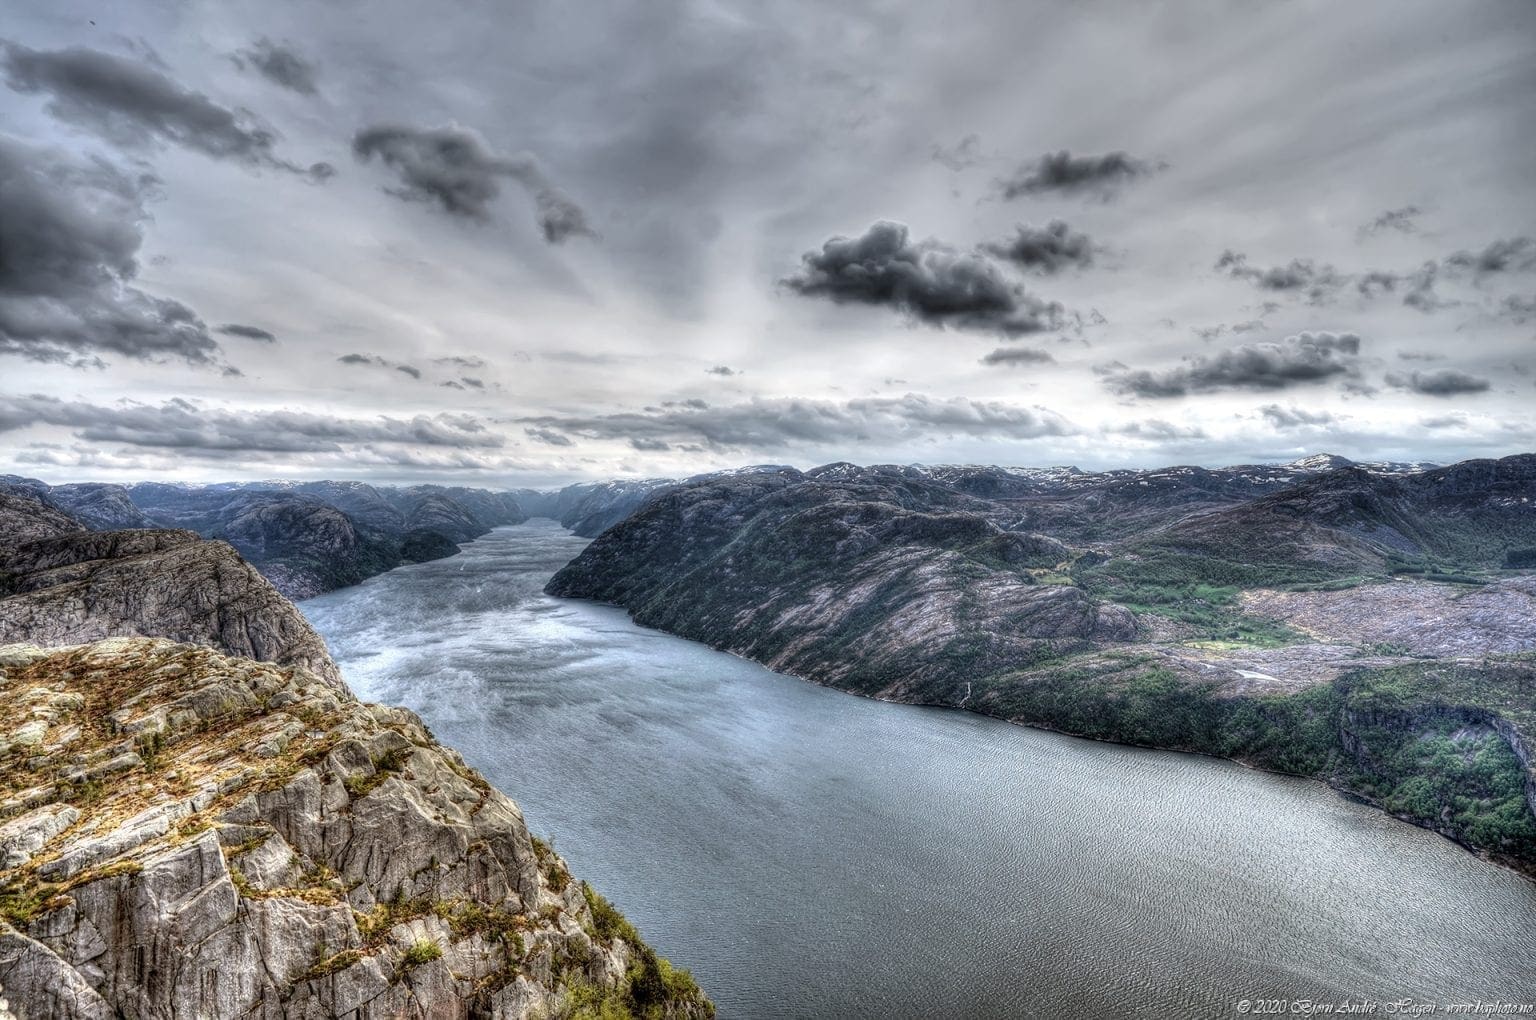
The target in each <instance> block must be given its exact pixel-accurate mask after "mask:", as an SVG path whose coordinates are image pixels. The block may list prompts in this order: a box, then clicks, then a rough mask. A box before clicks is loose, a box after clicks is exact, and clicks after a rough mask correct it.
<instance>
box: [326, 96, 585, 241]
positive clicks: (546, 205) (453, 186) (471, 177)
mask: <svg viewBox="0 0 1536 1020" xmlns="http://www.w3.org/2000/svg"><path fill="white" fill-rule="evenodd" d="M352 152H353V154H354V155H355V156H356V157H357V158H358V159H360V160H362V161H363V162H367V161H368V160H370V159H372V158H374V157H378V159H379V160H380V162H382V163H384V164H385V165H386V166H388V167H389V168H390V169H391V170H392V171H394V173H395V174H396V176H397V177H398V178H399V179H400V185H399V186H398V187H394V188H386V189H385V190H386V191H388V192H389V193H390V194H391V195H394V196H395V197H397V198H402V199H405V200H407V201H416V202H429V203H435V204H437V205H440V206H442V208H443V209H444V210H445V211H447V212H449V213H452V214H453V215H455V216H464V217H467V218H469V219H475V220H482V221H483V220H487V219H489V218H490V208H491V204H492V203H493V202H495V201H496V199H497V197H498V196H500V194H501V182H502V181H503V180H513V181H516V182H517V183H518V184H521V185H522V186H523V188H524V189H526V190H527V192H528V194H529V195H530V196H532V198H533V200H534V203H535V205H536V206H537V207H538V222H539V227H540V229H541V230H543V231H544V239H545V240H547V241H549V242H550V243H552V244H558V243H559V242H561V241H564V240H565V239H566V238H567V237H570V236H572V235H573V234H586V235H588V236H595V235H594V233H593V231H592V228H591V227H589V226H588V225H587V218H586V214H585V213H583V212H582V210H581V208H580V207H579V206H577V205H576V203H575V202H573V201H571V200H570V199H569V198H567V197H566V196H565V194H564V193H563V192H561V191H560V190H559V189H558V188H556V187H555V186H554V185H553V184H551V183H550V181H549V179H548V178H547V177H546V176H545V175H544V171H543V170H541V169H540V168H539V165H538V163H537V162H535V160H534V159H533V157H532V156H529V155H521V156H512V157H508V156H498V155H496V154H495V153H493V152H492V151H491V150H490V149H489V148H488V147H487V146H486V144H485V142H484V140H482V139H481V138H480V136H479V135H477V134H476V133H475V132H473V131H469V130H467V129H465V128H461V127H458V126H456V125H449V126H447V127H440V128H413V127H401V126H392V125H378V126H375V127H370V128H366V129H364V130H362V131H359V132H358V133H357V135H356V137H354V138H353V139H352Z"/></svg>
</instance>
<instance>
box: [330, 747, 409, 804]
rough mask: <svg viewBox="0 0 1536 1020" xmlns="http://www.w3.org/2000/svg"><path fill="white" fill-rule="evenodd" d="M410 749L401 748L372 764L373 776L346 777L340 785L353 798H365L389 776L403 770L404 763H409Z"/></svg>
mask: <svg viewBox="0 0 1536 1020" xmlns="http://www.w3.org/2000/svg"><path fill="white" fill-rule="evenodd" d="M410 758H411V748H409V747H402V748H398V749H396V750H394V751H390V752H389V753H388V754H386V755H384V756H383V757H382V758H380V759H379V760H378V761H376V762H374V763H373V774H372V775H367V776H348V777H347V778H346V780H345V781H344V782H343V783H342V785H343V786H345V787H346V788H347V793H349V794H351V795H352V796H353V797H366V796H368V794H370V793H372V792H373V791H374V790H376V789H378V788H379V786H380V784H382V783H383V782H384V780H386V779H388V778H389V777H390V775H391V774H393V773H395V772H399V771H401V770H402V769H404V768H405V763H406V762H408V761H410Z"/></svg>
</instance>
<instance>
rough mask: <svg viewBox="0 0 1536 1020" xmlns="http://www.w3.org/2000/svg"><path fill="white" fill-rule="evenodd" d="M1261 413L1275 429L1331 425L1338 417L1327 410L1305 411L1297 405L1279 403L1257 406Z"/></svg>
mask: <svg viewBox="0 0 1536 1020" xmlns="http://www.w3.org/2000/svg"><path fill="white" fill-rule="evenodd" d="M1259 413H1260V414H1262V415H1263V416H1264V417H1265V418H1267V419H1268V420H1269V422H1270V423H1271V424H1272V425H1274V427H1275V428H1277V429H1282V430H1283V429H1299V428H1305V427H1307V426H1318V425H1333V424H1335V423H1336V422H1337V421H1338V419H1337V418H1335V417H1334V416H1333V415H1331V414H1329V413H1328V412H1327V411H1306V410H1303V409H1301V408H1299V407H1281V406H1280V405H1279V404H1265V405H1264V406H1263V407H1261V408H1259Z"/></svg>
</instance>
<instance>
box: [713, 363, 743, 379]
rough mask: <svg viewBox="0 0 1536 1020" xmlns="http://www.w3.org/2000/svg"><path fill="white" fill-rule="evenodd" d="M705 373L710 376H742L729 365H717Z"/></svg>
mask: <svg viewBox="0 0 1536 1020" xmlns="http://www.w3.org/2000/svg"><path fill="white" fill-rule="evenodd" d="M704 371H705V373H706V374H708V375H718V376H733V375H740V374H741V373H740V372H738V371H736V370H735V369H734V368H732V367H730V366H729V365H716V366H715V367H714V368H706V369H705V370H704Z"/></svg>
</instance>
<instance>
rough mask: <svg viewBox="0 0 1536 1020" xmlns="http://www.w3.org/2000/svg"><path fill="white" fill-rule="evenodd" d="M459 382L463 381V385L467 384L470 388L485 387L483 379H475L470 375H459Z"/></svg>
mask: <svg viewBox="0 0 1536 1020" xmlns="http://www.w3.org/2000/svg"><path fill="white" fill-rule="evenodd" d="M459 382H461V383H463V384H464V385H465V386H468V387H469V388H470V389H472V390H483V389H485V381H484V380H483V379H476V378H475V377H474V376H471V375H461V376H459Z"/></svg>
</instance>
